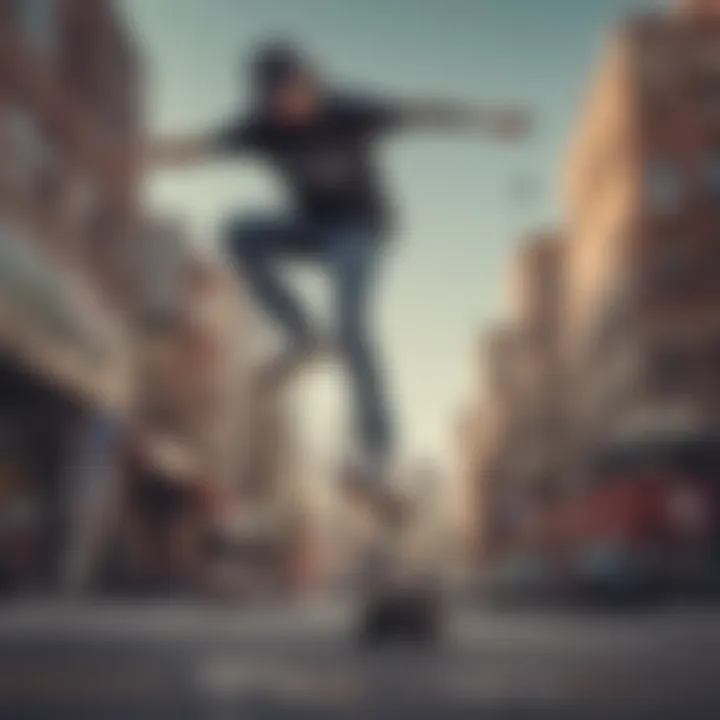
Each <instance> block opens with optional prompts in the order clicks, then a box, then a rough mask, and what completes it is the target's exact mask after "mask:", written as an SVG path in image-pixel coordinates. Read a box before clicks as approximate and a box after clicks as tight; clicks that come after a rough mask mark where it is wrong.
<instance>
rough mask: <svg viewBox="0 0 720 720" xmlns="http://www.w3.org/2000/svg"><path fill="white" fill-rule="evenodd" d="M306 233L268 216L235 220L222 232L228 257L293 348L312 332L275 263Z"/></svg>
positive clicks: (303, 342)
mask: <svg viewBox="0 0 720 720" xmlns="http://www.w3.org/2000/svg"><path fill="white" fill-rule="evenodd" d="M307 233H308V230H307V229H306V228H305V227H304V226H303V225H302V224H301V223H296V222H293V221H292V220H283V219H281V218H272V217H270V218H263V217H253V218H248V219H242V218H241V219H236V220H233V221H231V223H230V224H229V227H228V229H227V232H226V243H227V251H228V254H229V255H230V257H231V258H232V259H233V261H234V262H235V263H236V264H237V265H238V267H239V269H240V270H241V272H242V273H243V276H244V278H245V280H246V281H247V283H248V285H249V287H250V290H251V292H252V293H253V295H254V296H255V298H256V299H257V301H258V302H259V303H260V305H261V306H262V308H263V310H264V311H265V312H266V313H267V314H268V315H269V316H270V317H271V318H272V319H273V320H274V321H275V322H277V323H278V324H279V325H280V326H281V328H282V330H283V331H284V332H285V333H286V334H287V339H288V341H289V342H290V343H291V345H294V346H304V345H306V344H309V343H310V342H311V339H312V331H311V327H310V323H309V322H308V320H307V318H306V316H305V314H304V312H303V311H302V309H301V306H300V302H299V301H298V299H297V298H296V297H295V295H294V294H293V293H292V292H291V290H290V289H289V288H288V287H287V285H286V283H284V282H283V279H282V278H281V276H280V273H279V268H278V261H279V260H281V259H282V258H283V257H286V256H291V255H292V254H293V253H294V252H295V251H296V250H297V249H298V248H299V247H300V246H302V244H303V243H304V242H305V241H306V235H307Z"/></svg>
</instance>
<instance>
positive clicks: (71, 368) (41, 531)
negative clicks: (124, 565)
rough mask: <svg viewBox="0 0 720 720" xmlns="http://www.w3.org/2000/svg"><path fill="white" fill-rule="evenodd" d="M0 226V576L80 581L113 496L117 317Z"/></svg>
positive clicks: (120, 375)
mask: <svg viewBox="0 0 720 720" xmlns="http://www.w3.org/2000/svg"><path fill="white" fill-rule="evenodd" d="M37 248H38V245H37V244H35V243H33V242H32V241H31V240H30V239H28V238H26V237H23V236H22V234H21V232H20V231H19V230H16V229H14V228H12V227H9V226H7V225H5V226H3V227H2V228H0V397H1V398H2V401H1V402H0V585H2V587H3V588H4V589H5V590H10V591H27V590H40V591H55V590H57V589H59V588H60V587H64V588H65V589H80V588H82V587H84V586H85V585H86V583H88V582H89V581H90V580H91V579H92V577H93V574H94V572H95V570H96V569H97V563H98V562H99V560H100V555H101V554H102V549H103V545H104V540H105V533H106V531H107V530H108V528H109V524H108V513H109V512H111V510H112V508H113V507H114V505H115V504H116V499H117V492H118V490H119V484H120V483H119V481H120V476H121V467H120V463H121V456H122V438H123V427H124V424H125V418H126V414H127V411H128V408H129V401H130V397H131V386H130V380H131V367H130V359H129V355H128V347H127V343H126V342H125V338H124V333H123V331H122V326H121V325H120V323H119V321H118V320H117V318H116V317H114V315H113V314H112V313H111V312H109V311H107V310H104V309H103V308H102V305H101V303H100V302H99V300H98V298H97V297H95V296H94V294H93V293H92V292H91V291H90V290H89V288H86V287H85V286H84V285H83V283H82V281H81V280H80V279H79V278H77V277H74V276H73V275H72V273H71V272H70V271H69V270H66V269H65V268H64V267H63V266H60V265H57V264H56V263H53V262H51V261H50V260H49V259H48V257H47V256H45V255H44V254H43V253H41V252H40V251H39V250H38V249H37Z"/></svg>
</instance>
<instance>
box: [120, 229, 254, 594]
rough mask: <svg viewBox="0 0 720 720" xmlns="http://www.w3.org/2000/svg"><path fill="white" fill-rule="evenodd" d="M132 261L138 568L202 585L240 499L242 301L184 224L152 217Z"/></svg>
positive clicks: (244, 420)
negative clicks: (215, 543)
mask: <svg viewBox="0 0 720 720" xmlns="http://www.w3.org/2000/svg"><path fill="white" fill-rule="evenodd" d="M135 261H136V267H137V272H136V273H134V277H135V280H136V284H135V287H134V290H133V293H132V294H133V298H134V303H133V318H134V326H135V328H136V339H137V347H136V358H137V362H136V364H137V386H138V393H137V398H138V402H137V403H136V405H135V408H134V413H133V439H134V442H133V447H134V453H133V457H132V473H131V476H132V477H131V486H132V487H133V489H134V491H135V492H134V494H133V498H134V503H133V506H132V508H131V516H132V518H134V519H135V520H136V522H135V523H134V527H135V528H136V531H135V532H134V533H131V538H130V544H131V546H133V550H134V552H133V553H132V554H133V557H134V560H133V561H131V565H134V566H135V567H141V568H143V570H144V572H145V573H146V574H148V575H149V576H150V577H151V578H152V576H153V575H155V574H158V573H163V572H165V570H170V571H171V575H172V576H173V578H172V579H173V580H176V581H178V582H181V583H188V582H190V583H194V582H201V581H203V578H202V573H203V570H202V565H203V563H204V562H205V560H206V558H205V556H204V552H203V542H204V538H205V537H206V536H207V535H208V534H209V533H211V532H212V528H213V527H214V526H215V524H216V523H217V522H219V517H218V515H219V513H221V512H223V513H225V512H227V511H228V510H229V509H232V508H234V507H235V506H236V505H237V504H238V503H239V502H240V501H242V499H243V497H242V481H243V473H244V466H245V463H246V457H245V453H246V447H247V446H246V439H247V434H248V423H249V415H248V413H249V412H250V398H249V396H248V392H249V384H248V381H249V375H248V367H247V343H248V334H247V332H246V330H247V328H246V324H245V318H244V309H245V303H244V302H243V298H242V295H241V289H240V287H239V285H238V283H236V281H235V278H234V276H233V275H232V273H230V272H229V271H228V270H227V268H226V267H224V266H223V264H222V263H221V262H220V260H219V259H218V258H214V257H212V256H210V255H209V254H207V253H203V252H201V251H199V250H197V249H195V248H194V246H193V243H192V242H191V240H190V238H189V237H188V236H187V234H186V233H185V232H184V230H183V227H182V225H181V224H179V223H177V222H174V221H171V220H158V219H156V220H153V221H150V222H148V223H147V224H146V226H145V228H144V237H143V242H142V245H141V248H140V249H139V251H138V253H137V254H136V257H135ZM131 524H132V523H131Z"/></svg>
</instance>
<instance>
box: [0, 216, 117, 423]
mask: <svg viewBox="0 0 720 720" xmlns="http://www.w3.org/2000/svg"><path fill="white" fill-rule="evenodd" d="M0 353H1V354H2V355H3V356H4V357H5V358H7V359H10V360H11V361H13V362H15V361H16V362H18V363H19V364H20V366H21V367H22V368H23V369H25V370H27V371H29V372H31V373H33V374H36V375H37V376H38V377H39V378H40V379H41V380H42V381H43V382H45V383H47V384H48V385H52V386H55V387H57V388H58V389H60V390H61V391H62V392H65V393H68V394H70V395H72V396H75V397H76V398H77V399H79V400H81V401H83V402H86V403H92V404H94V405H98V406H104V407H107V408H108V409H113V410H115V411H122V412H124V411H126V409H127V407H128V404H129V398H130V389H131V388H130V383H131V364H130V353H129V344H128V342H127V336H126V332H125V329H124V327H123V325H122V322H121V320H120V318H119V317H118V316H117V315H116V314H114V313H112V312H111V311H110V310H108V309H107V308H105V307H103V304H102V302H101V298H100V297H99V293H97V292H95V291H94V290H93V289H92V288H91V287H90V286H89V284H88V283H87V282H85V281H84V279H83V278H82V277H80V276H75V275H74V274H73V273H72V272H71V271H70V270H69V269H68V268H67V267H65V266H63V265H61V264H60V263H55V262H53V261H52V259H51V258H49V257H48V256H46V255H45V254H43V253H42V252H41V251H40V249H39V248H38V247H37V246H36V245H35V244H33V243H32V242H31V241H30V238H29V237H26V236H25V235H24V234H23V233H22V231H21V230H19V229H17V228H13V227H10V226H9V225H8V224H7V223H5V224H0Z"/></svg>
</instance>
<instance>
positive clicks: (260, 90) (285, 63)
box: [250, 42, 312, 101]
mask: <svg viewBox="0 0 720 720" xmlns="http://www.w3.org/2000/svg"><path fill="white" fill-rule="evenodd" d="M250 72H251V83H252V87H253V91H254V94H255V97H256V98H257V99H258V100H261V101H264V100H266V99H267V98H268V97H269V96H271V95H272V94H273V93H274V92H275V91H276V90H277V89H278V88H280V87H282V86H283V85H284V84H286V83H287V82H289V81H290V80H293V79H295V78H297V77H299V76H302V75H310V74H312V69H311V66H310V62H309V61H308V59H307V58H306V56H305V54H304V53H303V52H302V51H301V50H300V49H298V48H297V47H296V46H295V45H293V44H292V43H288V42H274V43H269V44H267V45H264V46H263V47H261V48H260V49H258V50H256V51H255V53H254V54H253V57H252V61H251V70H250Z"/></svg>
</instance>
